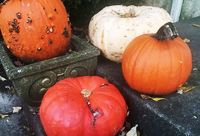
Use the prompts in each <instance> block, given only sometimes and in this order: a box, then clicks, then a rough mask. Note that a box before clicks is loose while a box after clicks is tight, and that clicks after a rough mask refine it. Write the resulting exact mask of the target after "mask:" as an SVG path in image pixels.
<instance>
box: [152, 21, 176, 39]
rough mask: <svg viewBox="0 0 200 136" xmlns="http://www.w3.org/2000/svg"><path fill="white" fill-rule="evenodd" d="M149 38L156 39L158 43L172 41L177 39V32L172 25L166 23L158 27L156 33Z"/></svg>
mask: <svg viewBox="0 0 200 136" xmlns="http://www.w3.org/2000/svg"><path fill="white" fill-rule="evenodd" d="M151 37H153V38H156V39H157V40H159V41H164V40H174V39H175V38H176V37H178V32H177V30H176V28H175V26H174V25H173V23H171V22H168V23H166V24H164V25H163V26H162V27H160V29H159V30H158V31H157V33H156V34H154V35H152V36H151Z"/></svg>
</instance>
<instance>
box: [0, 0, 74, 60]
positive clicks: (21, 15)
mask: <svg viewBox="0 0 200 136" xmlns="http://www.w3.org/2000/svg"><path fill="white" fill-rule="evenodd" d="M0 28H1V32H2V36H3V38H4V42H5V43H6V45H7V48H8V49H9V50H10V51H11V52H12V53H13V54H14V55H15V56H16V57H18V58H19V59H21V60H22V61H23V62H26V63H31V62H35V61H41V60H45V59H49V58H53V57H56V56H60V55H62V54H64V53H65V52H66V50H67V48H68V46H69V43H70V39H71V24H70V22H69V15H68V14H67V12H66V9H65V7H64V5H63V3H62V2H61V0H34V1H33V0H5V1H4V2H3V4H2V5H1V7H0Z"/></svg>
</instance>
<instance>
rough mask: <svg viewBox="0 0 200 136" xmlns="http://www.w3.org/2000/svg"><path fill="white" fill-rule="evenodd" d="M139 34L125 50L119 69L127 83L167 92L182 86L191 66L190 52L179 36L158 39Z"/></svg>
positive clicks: (141, 89)
mask: <svg viewBox="0 0 200 136" xmlns="http://www.w3.org/2000/svg"><path fill="white" fill-rule="evenodd" d="M151 36H152V34H144V35H141V36H139V37H137V38H135V39H134V40H132V41H131V42H130V44H129V45H128V46H127V48H126V50H125V51H124V55H123V59H122V71H123V75H124V78H125V79H126V81H127V83H128V84H129V86H130V87H131V88H133V89H135V90H137V91H138V92H140V93H145V94H154V95H167V94H170V93H172V92H173V91H175V90H176V89H178V88H179V87H181V86H182V85H183V84H184V83H185V82H186V81H187V79H188V77H189V75H190V73H191V69H192V54H191V51H190V49H189V47H188V45H187V44H186V43H185V42H184V41H183V40H182V39H181V38H180V37H177V38H175V39H174V40H165V41H158V40H157V39H155V38H152V37H151Z"/></svg>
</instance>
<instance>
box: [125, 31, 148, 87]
mask: <svg viewBox="0 0 200 136" xmlns="http://www.w3.org/2000/svg"><path fill="white" fill-rule="evenodd" d="M146 36H148V35H146ZM139 39H140V42H138V45H140V46H141V44H140V43H142V42H143V41H142V39H143V38H142V37H140V38H139ZM150 40H151V39H148V40H145V42H144V43H148V42H149V41H150ZM144 43H143V44H142V47H141V48H140V50H139V51H138V48H139V46H138V47H137V48H136V49H135V50H137V52H138V54H137V56H135V57H134V58H135V59H134V65H133V67H132V73H131V75H132V77H133V78H134V77H135V74H136V73H135V70H134V69H135V67H136V65H137V63H138V59H140V56H141V55H140V54H141V51H143V49H144V48H145V47H144V46H145V44H144ZM132 54H134V53H133V52H132V53H131V55H132ZM130 61H133V60H132V58H130V60H129V63H130ZM136 75H137V74H136ZM136 77H137V76H136ZM131 81H132V83H131V84H135V83H134V80H131Z"/></svg>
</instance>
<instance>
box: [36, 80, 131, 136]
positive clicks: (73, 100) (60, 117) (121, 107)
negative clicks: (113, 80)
mask: <svg viewBox="0 0 200 136" xmlns="http://www.w3.org/2000/svg"><path fill="white" fill-rule="evenodd" d="M84 89H87V90H89V91H90V92H91V95H90V96H89V102H90V106H91V107H90V108H89V106H88V103H87V102H86V99H85V98H84V97H83V95H82V94H81V92H82V90H84ZM91 109H92V110H93V111H96V110H98V112H99V114H96V117H95V118H96V119H95V118H94V115H95V114H94V113H93V114H92V112H91ZM126 114H127V107H126V102H125V100H124V98H123V97H122V95H121V93H120V92H119V91H118V89H117V88H116V87H115V86H114V85H112V84H109V83H108V82H107V81H106V80H105V79H103V78H101V77H98V76H91V77H90V76H83V77H76V78H66V79H64V80H61V81H59V82H57V83H56V84H55V85H54V86H52V87H51V88H50V89H49V90H48V91H47V92H46V94H45V95H44V97H43V100H42V103H41V106H40V119H41V122H42V124H43V126H44V129H45V132H46V134H47V135H48V136H114V135H115V134H116V133H117V132H118V131H119V130H120V129H121V128H122V127H123V123H124V121H125V118H126Z"/></svg>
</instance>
